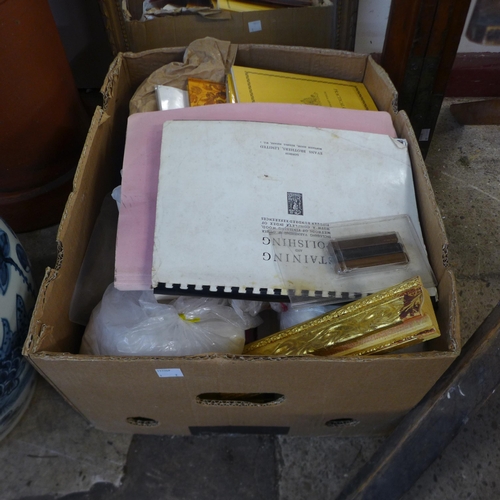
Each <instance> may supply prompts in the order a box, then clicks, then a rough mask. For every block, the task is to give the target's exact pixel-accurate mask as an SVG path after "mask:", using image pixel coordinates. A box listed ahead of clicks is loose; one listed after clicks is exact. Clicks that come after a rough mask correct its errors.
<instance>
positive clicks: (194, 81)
mask: <svg viewBox="0 0 500 500" xmlns="http://www.w3.org/2000/svg"><path fill="white" fill-rule="evenodd" d="M188 95H189V105H190V106H207V105H209V104H224V103H225V102H226V86H225V85H224V84H223V83H217V82H210V81H208V80H200V79H198V78H188Z"/></svg>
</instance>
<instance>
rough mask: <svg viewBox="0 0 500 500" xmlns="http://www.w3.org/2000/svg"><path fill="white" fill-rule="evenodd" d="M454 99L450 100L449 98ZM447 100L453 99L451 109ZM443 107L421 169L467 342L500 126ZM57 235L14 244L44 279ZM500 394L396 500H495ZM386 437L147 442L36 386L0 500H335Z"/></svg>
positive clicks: (492, 230)
mask: <svg viewBox="0 0 500 500" xmlns="http://www.w3.org/2000/svg"><path fill="white" fill-rule="evenodd" d="M455 101H457V100H455ZM455 101H453V102H455ZM450 102H452V101H450V100H446V101H445V103H444V106H443V108H442V112H441V116H440V120H439V123H438V128H437V131H436V134H435V137H434V139H433V142H432V146H431V149H430V152H429V154H428V156H427V164H428V169H429V174H430V178H431V181H432V184H433V186H434V189H435V192H436V197H437V200H438V204H439V205H440V207H441V211H442V215H443V218H444V222H445V226H446V229H447V232H448V236H449V240H450V257H451V265H452V267H453V268H454V270H455V272H456V277H457V281H458V287H459V294H460V295H459V304H460V310H461V321H462V333H463V337H464V340H465V339H467V338H468V337H469V336H470V335H471V334H472V333H473V331H474V330H475V329H476V328H477V327H478V326H479V324H480V323H481V322H482V321H483V319H484V318H485V317H486V316H487V314H488V313H489V312H490V311H491V309H492V308H493V307H494V306H495V304H496V303H497V301H498V300H499V298H500V237H499V231H498V226H499V215H500V190H499V189H498V187H499V181H500V165H499V151H500V135H499V133H500V127H498V126H460V125H459V124H458V123H457V122H456V121H455V120H454V118H453V117H452V115H451V114H450V112H449V105H450ZM56 229H57V228H55V227H53V228H48V229H45V230H43V231H37V232H34V233H29V234H21V235H20V237H21V239H22V241H23V244H24V245H25V247H26V250H27V252H28V254H29V255H30V257H31V260H32V264H33V267H34V268H35V272H36V273H37V277H38V282H40V280H41V275H42V274H43V269H44V267H45V266H52V265H53V264H54V261H55V252H56V248H55V243H54V242H55V234H56ZM499 416H500V391H499V393H496V394H494V395H493V396H492V397H491V398H490V399H489V400H488V402H487V403H485V404H484V405H483V407H482V408H481V409H480V410H479V412H477V413H476V414H475V415H474V416H473V417H472V418H471V419H470V420H469V422H468V423H467V425H465V426H464V427H463V428H462V430H461V432H460V433H459V435H458V436H457V437H456V438H455V440H454V441H453V443H452V444H451V445H450V446H449V447H448V448H447V449H446V450H445V451H444V453H443V454H442V455H441V456H440V457H439V459H438V460H437V461H436V462H435V463H434V464H433V465H432V466H431V467H430V468H429V469H428V470H427V472H426V473H425V474H424V475H423V476H422V477H421V478H420V479H419V481H418V482H417V483H416V484H415V485H414V487H413V488H412V489H411V490H410V491H409V492H408V493H407V494H406V495H405V496H404V500H416V499H426V500H434V499H435V500H437V499H454V500H460V499H466V498H474V499H495V498H500V479H497V477H499V475H500V447H499V446H498V443H500V417H499ZM382 442H383V438H373V437H372V438H370V437H359V438H295V437H267V436H239V437H232V436H218V437H170V436H164V437H156V436H138V435H137V436H127V435H116V434H108V433H104V432H101V431H98V430H96V429H94V428H92V426H91V425H90V424H89V423H87V421H86V420H85V419H84V418H83V417H82V416H80V415H79V414H78V413H76V412H75V411H74V410H73V409H72V408H71V407H70V406H69V405H68V404H67V403H66V402H65V401H64V400H63V399H62V398H61V397H60V396H59V394H58V393H56V391H55V390H54V389H53V388H52V387H51V386H50V385H49V384H48V383H47V382H45V381H44V380H43V379H41V378H39V379H38V386H37V390H36V393H35V396H34V399H33V400H32V403H31V405H30V407H29V408H28V410H27V411H26V413H25V415H24V417H23V418H22V420H21V421H20V422H19V424H18V425H17V427H16V428H15V429H14V430H13V431H12V432H11V433H10V434H9V435H8V436H7V438H5V439H4V440H3V441H2V442H0V470H1V471H2V474H1V475H0V477H1V478H2V480H1V482H0V498H1V499H2V500H21V499H22V500H28V499H30V500H53V499H55V498H64V499H65V500H69V499H71V500H77V499H78V500H83V499H85V500H101V499H110V500H132V499H137V498H141V499H142V500H162V499H169V500H184V499H190V500H191V499H205V498H215V499H223V500H225V499H228V500H229V499H235V498H238V499H240V500H244V499H254V498H255V499H257V498H259V499H270V500H273V499H279V500H299V499H303V498H308V499H311V500H314V499H325V498H332V499H333V498H335V497H336V495H337V494H338V493H339V492H340V490H341V489H342V486H343V484H344V483H345V482H346V481H348V480H349V477H350V476H351V475H352V474H353V473H355V472H356V471H357V470H358V469H359V467H360V466H361V465H362V464H363V463H364V462H366V461H367V460H368V459H369V458H370V456H371V455H372V453H373V452H374V451H375V450H376V449H377V447H378V446H379V445H380V443H382Z"/></svg>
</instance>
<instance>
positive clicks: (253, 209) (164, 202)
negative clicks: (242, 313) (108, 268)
mask: <svg viewBox="0 0 500 500" xmlns="http://www.w3.org/2000/svg"><path fill="white" fill-rule="evenodd" d="M193 88H194V86H193V85H191V87H190V89H189V90H190V91H191V94H192V93H193ZM198 88H199V86H198ZM196 92H197V93H196V99H197V100H198V101H197V103H198V104H200V99H201V100H203V99H206V97H203V95H202V93H201V92H200V91H198V90H196ZM217 92H219V95H220V94H221V88H220V87H218V88H215V87H214V95H215V94H217ZM227 94H228V97H229V99H228V102H227V103H225V104H214V105H210V106H205V105H204V104H208V102H201V105H196V106H193V107H189V108H183V109H176V110H167V111H158V112H148V113H139V114H134V115H132V116H130V117H129V120H128V128H127V136H126V146H125V154H124V162H123V170H122V194H121V210H120V215H119V222H118V234H117V248H116V267H115V287H116V288H118V289H119V290H147V289H151V288H153V289H154V290H155V291H156V292H158V293H164V294H170V295H175V296H178V295H192V296H216V297H226V298H236V299H249V300H262V301H288V300H290V297H291V296H295V297H308V298H311V297H313V298H315V299H316V300H318V299H319V300H342V301H344V302H345V301H346V300H354V299H356V298H359V297H363V296H368V295H370V294H372V293H374V292H377V291H379V290H383V289H385V288H387V287H388V286H394V285H396V284H397V282H391V280H394V279H395V278H393V277H392V275H391V274H390V273H389V274H387V273H385V272H381V273H379V274H378V275H377V274H376V273H375V274H374V270H373V269H370V270H369V272H371V273H372V274H371V277H370V280H368V281H369V283H370V288H367V287H366V286H365V287H364V286H363V274H361V275H360V276H361V278H359V276H358V278H357V279H355V280H351V281H349V280H345V279H339V280H325V279H320V278H321V277H324V276H325V275H328V273H334V272H335V269H337V268H338V266H337V268H336V267H335V262H333V261H332V259H331V258H329V257H328V256H327V255H328V254H326V253H323V254H321V253H318V251H319V250H318V249H321V251H323V248H322V246H321V245H324V246H325V248H324V252H327V245H326V243H327V242H328V240H331V239H332V233H331V228H332V227H333V226H334V225H335V224H339V223H342V224H343V227H344V228H345V227H346V225H347V226H349V221H352V222H353V223H356V222H359V221H363V220H373V219H387V218H394V217H406V218H407V219H408V220H409V221H410V224H411V226H412V227H413V228H414V232H415V235H416V236H415V238H416V240H418V242H419V245H421V246H422V247H423V239H422V233H421V230H420V223H419V218H418V210H417V203H416V199H415V192H414V186H413V177H412V170H411V163H410V157H409V153H408V147H407V144H406V143H405V141H401V140H399V139H398V138H397V136H396V132H395V130H394V126H393V124H392V120H391V117H390V115H389V114H388V113H386V112H381V111H378V110H377V108H376V105H375V103H374V102H373V100H372V98H371V96H370V94H369V93H368V92H367V90H366V88H365V87H364V85H363V84H362V83H359V82H346V81H342V80H332V79H326V78H321V77H311V76H306V75H293V74H288V73H279V72H276V71H266V70H258V69H252V68H244V67H237V66H236V67H233V69H232V71H231V74H230V78H229V81H228V84H227ZM200 96H201V97H200ZM192 100H193V96H192V95H190V101H192ZM357 236H358V237H359V234H358V235H357ZM368 236H370V235H368ZM398 244H399V245H400V246H399V247H398V252H397V254H398V256H399V257H401V255H404V257H405V259H406V260H401V258H400V259H399V260H398V262H397V263H396V264H395V265H397V266H398V270H399V271H401V270H403V271H402V273H399V274H397V276H398V279H399V278H401V277H403V279H399V281H403V280H404V279H408V278H412V276H411V275H408V273H410V272H412V270H410V268H408V270H407V271H405V269H404V266H405V265H406V264H408V255H411V259H412V260H414V257H413V254H411V252H406V251H405V250H404V244H405V242H404V241H403V246H401V241H399V243H398ZM386 246H387V245H386ZM278 247H279V248H278ZM365 247H366V245H365ZM368 247H369V245H368ZM389 250H390V249H386V248H385V247H384V252H386V253H387V252H389ZM349 251H350V252H351V253H352V252H353V250H349ZM354 251H356V249H355V250H354ZM363 251H365V252H372V253H373V251H374V250H373V249H372V248H371V247H370V248H363ZM376 251H378V249H376ZM322 255H323V257H322ZM349 255H350V254H349ZM353 255H354V254H353ZM370 255H371V254H370ZM377 255H378V254H377ZM384 255H385V254H384ZM325 256H327V257H325ZM422 256H423V257H422ZM418 258H419V259H422V258H423V259H425V258H426V257H425V250H424V252H423V253H422V254H420V255H419V256H418ZM358 260H359V259H358ZM389 260H390V259H389ZM383 261H384V263H386V264H387V262H388V260H387V258H385V259H383ZM283 262H285V265H283ZM349 262H350V263H351V265H352V262H357V261H356V259H355V258H354V257H352V259H351V261H349ZM375 262H377V259H375ZM337 264H338V263H337ZM365 264H366V263H365ZM291 267H293V268H294V273H293V276H295V278H294V279H293V280H290V279H288V278H289V276H291V275H289V274H287V269H290V268H291ZM365 267H366V266H365ZM368 267H370V266H369V265H368ZM424 267H425V266H424ZM425 269H427V270H430V266H428V263H427V267H426V268H425ZM326 270H327V271H326ZM302 271H303V273H302ZM375 271H376V270H375ZM405 272H406V275H405ZM430 274H432V272H431V271H430ZM296 276H299V278H296ZM300 276H302V277H304V279H303V280H301V279H300ZM306 276H307V279H305V277H306ZM374 276H375V277H374ZM384 276H385V278H384ZM388 276H389V278H388ZM316 278H317V279H316ZM427 278H428V277H423V281H424V283H425V286H426V287H427V288H428V291H429V292H430V293H431V295H434V296H435V288H433V286H434V283H432V276H429V279H430V280H431V281H430V282H427V283H430V286H428V284H427V283H426V279H427ZM377 287H378V289H377Z"/></svg>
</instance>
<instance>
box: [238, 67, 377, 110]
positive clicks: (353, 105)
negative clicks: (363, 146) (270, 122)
mask: <svg viewBox="0 0 500 500" xmlns="http://www.w3.org/2000/svg"><path fill="white" fill-rule="evenodd" d="M231 77H232V81H233V85H234V89H235V93H236V100H237V102H278V103H289V104H312V105H316V106H326V107H330V108H347V109H361V110H371V111H376V110H377V106H376V105H375V103H374V101H373V99H372V97H371V96H370V93H369V92H368V90H367V89H366V87H365V85H364V84H363V83H361V82H352V81H348V80H337V79H333V78H322V77H318V76H309V75H300V74H295V73H284V72H281V71H269V70H264V69H256V68H247V67H244V66H233V67H232V68H231Z"/></svg>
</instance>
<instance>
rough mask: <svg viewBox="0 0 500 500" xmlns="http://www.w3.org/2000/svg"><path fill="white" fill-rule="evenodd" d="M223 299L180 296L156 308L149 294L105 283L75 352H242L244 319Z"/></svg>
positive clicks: (116, 353)
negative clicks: (78, 347) (120, 288)
mask: <svg viewBox="0 0 500 500" xmlns="http://www.w3.org/2000/svg"><path fill="white" fill-rule="evenodd" d="M224 303H225V301H223V300H219V299H206V298H193V297H179V298H178V299H176V300H175V301H174V302H173V303H172V304H171V305H170V304H159V303H158V302H157V301H156V299H155V297H154V294H153V292H152V291H147V292H122V291H119V290H116V289H115V287H114V286H113V285H110V286H109V287H108V288H107V290H106V292H105V293H104V295H103V298H102V301H101V302H100V303H99V304H98V305H97V306H96V308H95V309H94V311H93V312H92V315H91V317H90V321H89V324H88V325H87V328H86V330H85V334H84V337H83V340H82V346H81V350H80V352H81V353H82V354H95V355H99V356H189V355H194V354H202V353H209V352H225V353H233V354H241V352H242V351H243V346H244V343H245V330H244V324H243V321H242V320H241V319H240V317H239V316H238V314H237V313H236V312H235V311H234V309H232V308H231V307H230V306H227V305H224Z"/></svg>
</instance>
